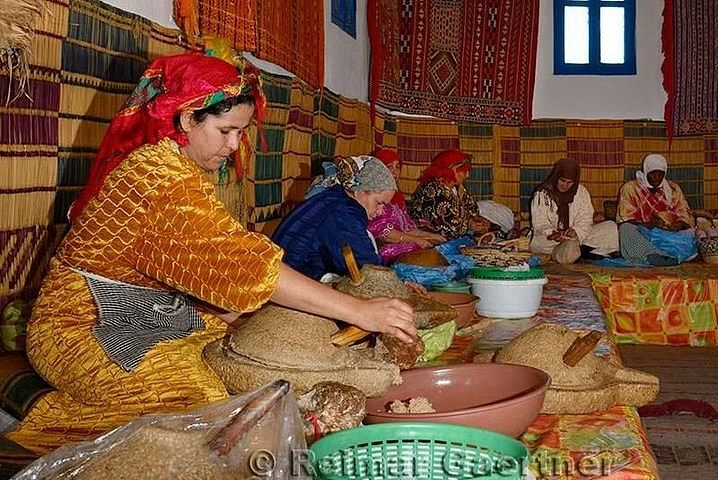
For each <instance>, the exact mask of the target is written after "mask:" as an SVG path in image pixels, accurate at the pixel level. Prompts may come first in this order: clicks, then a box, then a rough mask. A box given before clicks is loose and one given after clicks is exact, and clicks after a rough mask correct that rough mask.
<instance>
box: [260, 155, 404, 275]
mask: <svg viewBox="0 0 718 480" xmlns="http://www.w3.org/2000/svg"><path fill="white" fill-rule="evenodd" d="M334 167H336V168H334ZM325 170H326V171H327V173H326V174H325V176H324V177H320V178H318V179H317V180H318V181H315V182H314V184H313V185H312V187H310V191H309V192H308V194H307V195H308V198H306V200H304V201H303V202H302V203H301V204H299V206H298V207H297V208H295V209H294V210H293V211H292V212H291V213H290V214H289V215H287V216H286V217H285V218H284V219H283V220H282V222H281V223H280V224H279V226H278V227H277V230H276V231H275V232H274V235H272V240H273V241H274V242H275V243H276V244H277V245H279V246H281V247H282V248H283V249H284V262H285V263H286V264H288V265H289V266H291V267H292V268H294V269H296V270H298V271H300V272H302V273H303V274H305V275H307V276H309V277H311V278H314V279H316V280H321V279H325V280H326V279H328V278H330V277H331V276H327V277H325V275H326V274H335V275H347V274H348V270H347V266H346V263H345V262H344V256H343V255H342V245H344V244H345V243H346V244H349V246H351V247H352V250H353V252H354V257H355V259H356V261H357V264H358V265H359V267H360V268H361V266H362V265H364V264H373V265H381V263H382V261H381V257H380V256H379V252H378V249H377V246H376V242H375V240H374V237H373V236H372V234H371V233H370V232H369V230H368V228H369V221H370V220H371V219H373V218H374V217H376V216H377V215H379V214H380V213H381V211H382V209H383V208H384V206H385V205H387V204H389V202H391V199H392V197H393V196H394V192H395V191H396V181H395V180H394V177H393V176H392V174H391V172H390V171H389V169H388V168H386V166H385V165H384V164H383V163H382V162H380V161H379V160H377V159H376V158H374V157H370V156H358V157H349V158H346V159H339V160H337V161H336V162H335V163H334V164H333V165H332V164H329V165H326V166H325Z"/></svg>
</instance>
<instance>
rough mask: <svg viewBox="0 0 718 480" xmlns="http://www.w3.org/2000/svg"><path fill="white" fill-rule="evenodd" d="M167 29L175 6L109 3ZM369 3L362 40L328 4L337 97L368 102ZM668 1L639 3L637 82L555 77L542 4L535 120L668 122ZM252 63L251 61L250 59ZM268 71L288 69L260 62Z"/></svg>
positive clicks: (328, 73)
mask: <svg viewBox="0 0 718 480" xmlns="http://www.w3.org/2000/svg"><path fill="white" fill-rule="evenodd" d="M105 1H106V2H107V3H109V4H111V5H114V6H116V7H118V8H122V9H124V10H127V11H130V12H134V13H137V14H139V15H142V16H144V17H147V18H149V19H150V20H153V21H155V22H157V23H160V24H162V25H165V26H169V27H175V24H174V22H173V21H172V0H153V1H147V0H105ZM366 2H367V0H357V38H356V40H355V39H353V38H352V37H350V36H349V35H347V34H346V33H344V32H343V31H342V30H340V29H339V28H338V27H337V26H335V25H334V24H332V23H331V0H324V12H325V15H324V31H325V38H324V41H325V43H324V54H325V55H324V57H325V58H324V84H325V86H327V87H328V88H329V89H330V90H332V91H333V92H336V93H338V94H341V95H344V96H346V97H350V98H357V99H359V100H362V101H367V100H368V83H369V80H368V79H369V38H368V33H367V25H366ZM662 14H663V0H637V1H636V62H637V75H635V76H577V75H565V76H554V75H553V0H541V15H540V20H539V47H538V58H537V67H536V84H535V88H534V102H533V117H534V118H578V119H600V118H605V119H636V118H639V119H642V118H650V119H654V120H662V119H663V108H664V105H665V102H666V94H665V92H664V91H663V87H662V84H661V82H662V75H661V70H660V69H661V63H662V61H663V54H662V53H661V25H662ZM250 57H251V56H250ZM254 61H256V63H257V64H258V66H259V67H260V68H262V69H264V70H267V71H270V72H273V73H279V74H283V75H288V74H290V73H289V72H287V71H286V70H284V69H283V68H281V67H279V66H277V65H275V64H272V63H269V62H264V61H261V60H258V59H254Z"/></svg>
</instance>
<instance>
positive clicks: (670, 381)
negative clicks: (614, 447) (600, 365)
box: [619, 345, 718, 479]
mask: <svg viewBox="0 0 718 480" xmlns="http://www.w3.org/2000/svg"><path fill="white" fill-rule="evenodd" d="M619 350H620V352H621V356H622V358H623V361H624V363H625V364H626V365H627V366H629V367H632V368H637V369H639V370H643V371H645V372H649V373H652V374H654V375H657V376H658V377H659V378H660V381H661V393H660V394H659V396H658V398H657V399H656V400H655V402H653V404H652V405H666V404H667V403H666V402H669V403H668V405H671V406H673V407H674V408H672V410H674V411H675V410H690V409H691V408H692V409H693V410H694V411H695V413H688V412H686V413H681V414H677V415H667V416H659V417H646V416H642V417H641V419H642V421H643V424H644V427H645V429H646V433H647V435H648V440H649V442H650V444H651V448H652V449H653V453H654V454H655V456H656V461H657V462H658V469H659V472H660V475H661V478H666V479H674V478H676V479H678V478H690V479H715V478H718V422H716V421H711V420H710V419H708V418H705V417H707V416H708V417H709V416H711V415H710V414H707V413H706V409H707V410H708V411H713V412H714V411H715V410H713V409H716V408H718V349H716V348H700V347H677V346H664V345H621V346H619ZM676 405H684V406H685V407H686V408H684V409H681V408H675V406H676ZM700 405H703V407H702V408H698V407H700ZM652 410H655V408H652Z"/></svg>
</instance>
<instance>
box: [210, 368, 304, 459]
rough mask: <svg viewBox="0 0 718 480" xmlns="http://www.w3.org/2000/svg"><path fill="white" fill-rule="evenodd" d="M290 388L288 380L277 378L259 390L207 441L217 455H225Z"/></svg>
mask: <svg viewBox="0 0 718 480" xmlns="http://www.w3.org/2000/svg"><path fill="white" fill-rule="evenodd" d="M289 390H290V385H289V382H288V381H286V380H277V381H276V382H274V383H272V384H271V385H267V386H266V387H264V388H263V389H262V390H260V391H259V392H258V394H257V396H256V397H255V398H253V399H252V400H250V401H249V402H247V404H246V405H245V406H244V408H242V410H241V411H240V412H239V413H238V414H237V415H236V416H235V417H234V419H232V421H230V422H229V423H228V424H227V425H226V426H225V427H224V428H222V430H220V431H219V433H217V435H216V436H215V437H214V438H212V440H210V442H209V448H210V449H212V450H214V451H215V452H217V455H220V456H222V455H227V454H228V453H229V452H230V451H231V450H232V448H234V446H235V445H236V444H237V443H239V442H240V441H241V440H242V439H243V438H244V435H245V434H246V433H247V432H248V431H249V430H251V429H252V427H254V426H255V425H256V424H257V423H258V422H259V421H260V420H261V419H262V418H263V417H264V416H265V415H267V414H268V413H269V411H270V410H271V409H272V408H274V407H275V406H276V405H278V404H279V401H280V400H281V399H282V398H284V397H285V396H286V395H287V394H288V393H289Z"/></svg>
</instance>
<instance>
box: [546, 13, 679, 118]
mask: <svg viewBox="0 0 718 480" xmlns="http://www.w3.org/2000/svg"><path fill="white" fill-rule="evenodd" d="M662 15H663V0H636V75H633V76H601V75H587V76H578V75H558V76H555V75H554V74H553V0H541V16H540V20H539V47H538V57H537V65H536V84H535V88H534V102H533V117H534V118H578V119H643V118H649V119H653V120H663V108H664V106H665V103H666V93H665V92H664V90H663V86H662V78H663V77H662V74H661V63H662V62H663V54H662V53H661V26H662V22H663V17H662Z"/></svg>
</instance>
